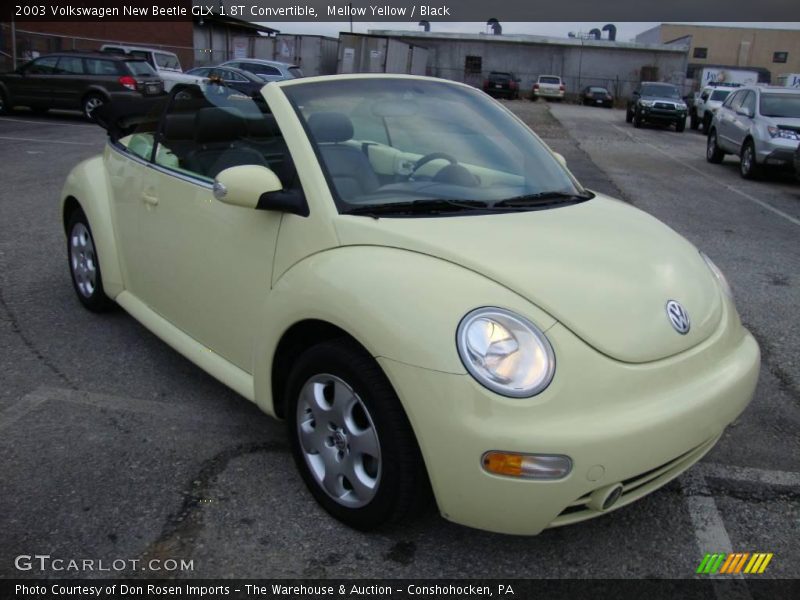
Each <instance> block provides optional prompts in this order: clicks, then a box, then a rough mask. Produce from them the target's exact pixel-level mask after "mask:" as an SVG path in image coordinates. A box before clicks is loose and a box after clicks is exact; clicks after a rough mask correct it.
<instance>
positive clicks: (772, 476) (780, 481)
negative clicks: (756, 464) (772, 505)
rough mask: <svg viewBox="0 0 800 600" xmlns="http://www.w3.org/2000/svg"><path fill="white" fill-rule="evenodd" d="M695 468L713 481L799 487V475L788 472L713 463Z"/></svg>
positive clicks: (701, 464)
mask: <svg viewBox="0 0 800 600" xmlns="http://www.w3.org/2000/svg"><path fill="white" fill-rule="evenodd" d="M697 467H698V468H699V469H700V471H701V472H702V473H703V475H705V476H706V477H711V478H713V479H725V480H728V481H745V482H748V483H763V484H766V485H775V486H781V487H784V486H785V487H800V473H792V472H790V471H767V470H765V469H753V468H751V467H735V466H733V465H720V464H715V463H700V464H699V465H697Z"/></svg>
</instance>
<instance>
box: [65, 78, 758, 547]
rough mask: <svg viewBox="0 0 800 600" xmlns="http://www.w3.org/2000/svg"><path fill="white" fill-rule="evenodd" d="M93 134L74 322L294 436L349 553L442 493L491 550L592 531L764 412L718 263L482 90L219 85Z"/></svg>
mask: <svg viewBox="0 0 800 600" xmlns="http://www.w3.org/2000/svg"><path fill="white" fill-rule="evenodd" d="M98 110H99V112H98V114H97V118H98V120H99V121H101V122H102V123H103V124H104V125H105V126H106V128H107V129H108V131H109V141H108V144H107V145H106V146H105V149H104V151H103V154H102V156H97V157H94V158H91V159H89V160H87V161H85V162H82V163H81V164H79V165H78V166H76V167H75V169H74V170H73V171H72V173H71V174H70V175H69V177H68V179H67V182H66V185H65V187H64V190H63V196H62V218H63V223H64V228H65V231H66V236H67V250H68V258H69V268H70V271H71V275H72V281H73V283H74V288H75V291H76V292H77V296H78V299H79V300H80V301H81V302H82V303H83V304H84V306H86V308H88V309H90V310H103V309H106V308H108V307H110V306H112V305H119V306H121V307H122V308H123V309H125V310H126V311H127V312H128V313H130V314H131V315H132V316H133V317H134V318H135V319H137V320H138V321H140V322H141V323H143V324H144V325H145V326H146V327H147V328H148V329H150V330H151V331H152V332H153V333H154V334H156V335H157V336H159V337H160V338H161V339H162V340H164V341H165V342H166V343H167V344H169V345H170V346H172V347H173V348H175V349H176V350H177V351H178V352H180V353H181V354H183V355H184V356H186V357H187V358H188V359H189V360H191V361H193V362H194V363H195V364H197V365H198V366H199V367H200V368H202V369H204V370H205V371H207V372H208V373H210V374H211V375H213V376H214V377H216V378H217V379H219V380H220V381H221V382H223V383H224V384H226V385H228V386H230V387H231V388H233V389H234V390H235V391H236V392H238V393H239V394H241V395H242V396H244V397H245V398H247V399H249V400H251V401H253V402H255V403H257V404H258V406H259V407H261V409H263V410H264V411H265V412H266V413H268V414H270V415H273V416H275V417H278V418H280V419H284V420H285V422H286V425H287V432H288V437H289V440H290V443H291V447H292V450H293V454H294V458H295V460H296V463H297V467H298V469H299V471H300V473H301V474H302V477H303V479H304V480H305V483H306V484H307V486H308V488H309V490H310V491H311V493H312V494H313V496H314V497H315V498H316V500H317V501H318V502H319V503H320V504H321V505H322V506H323V507H324V508H325V509H326V510H327V511H328V512H330V513H331V514H332V515H334V516H335V517H336V518H338V519H340V520H341V521H343V522H345V523H347V524H349V525H351V526H353V527H356V528H359V529H370V528H374V527H377V526H381V525H384V524H387V523H391V522H396V521H397V520H399V519H401V518H404V517H408V516H409V515H411V514H413V513H414V512H415V511H418V510H419V509H420V507H423V506H424V505H425V503H426V501H427V500H428V499H429V498H430V494H431V492H432V494H433V496H434V498H435V501H436V504H437V506H438V508H439V511H440V512H441V514H442V515H443V516H444V517H445V518H447V519H450V520H452V521H455V522H457V523H462V524H464V525H468V526H471V527H477V528H481V529H487V530H491V531H498V532H504V533H513V534H536V533H539V532H540V531H542V530H543V529H545V528H547V527H554V526H559V525H564V524H568V523H574V522H577V521H581V520H584V519H588V518H591V517H596V516H598V515H601V514H603V513H605V512H608V511H610V510H614V509H617V508H619V507H622V506H624V505H626V504H628V503H630V502H633V501H634V500H636V499H638V498H641V497H642V496H644V495H646V494H648V493H649V492H652V491H653V490H655V489H657V488H659V487H660V486H662V485H664V484H665V483H666V482H668V481H669V480H671V479H673V478H675V477H676V476H677V475H679V474H680V473H681V472H683V471H684V470H686V469H687V468H689V467H690V466H691V465H692V464H694V463H695V462H697V461H698V460H699V459H700V458H701V457H702V456H703V455H704V454H705V453H706V452H708V450H709V449H710V448H712V447H713V445H714V443H715V442H716V441H717V440H718V439H719V438H720V436H721V435H722V433H723V431H724V430H725V427H726V426H727V425H728V424H730V423H731V421H733V420H734V419H735V418H736V417H737V416H738V415H739V414H740V413H741V412H742V410H743V409H744V408H745V407H746V406H747V404H748V402H749V401H750V399H751V398H752V395H753V391H754V388H755V385H756V380H757V378H758V371H759V364H760V360H759V349H758V346H757V344H756V342H755V340H754V339H753V337H752V336H751V335H750V334H749V333H748V331H747V330H746V329H744V328H743V327H742V324H741V322H740V320H739V316H738V314H737V312H736V308H735V306H734V302H733V300H732V297H731V290H730V288H729V287H728V285H727V283H726V281H725V277H724V276H723V275H722V273H721V272H720V271H719V270H718V269H717V267H716V266H714V264H713V263H712V262H711V260H710V259H709V258H708V257H707V256H705V255H704V254H702V253H701V252H700V251H698V249H697V248H695V247H694V246H692V244H690V243H689V242H687V241H686V240H685V239H683V238H682V237H681V236H679V235H678V234H677V233H675V232H674V231H673V230H671V229H670V228H669V227H667V226H665V225H663V224H662V223H660V222H659V221H657V220H656V219H654V218H653V217H651V216H649V215H648V214H646V213H644V212H642V211H640V210H637V209H636V208H633V207H631V206H629V205H627V204H625V203H623V202H620V201H618V200H615V199H613V198H608V197H605V196H603V195H601V194H597V193H593V192H591V191H589V190H587V189H585V188H583V187H582V186H581V185H580V183H578V182H577V181H576V180H575V178H574V177H573V176H572V175H571V174H570V172H569V171H568V170H567V168H566V166H565V164H564V159H563V157H561V156H559V155H557V154H555V153H553V152H552V151H550V150H549V149H548V147H547V146H545V144H544V143H542V141H541V140H540V139H539V138H538V137H537V136H536V135H535V134H534V133H533V132H532V131H531V130H530V129H528V128H527V127H526V126H525V125H524V124H523V123H522V122H521V121H520V120H519V119H517V118H516V117H515V116H514V115H513V114H512V113H510V112H509V111H508V110H507V109H505V108H504V107H503V106H502V105H501V104H499V103H497V102H496V101H494V100H492V99H491V98H489V97H488V96H487V95H485V94H484V93H482V92H481V91H479V90H476V89H473V88H471V87H468V86H466V85H461V84H457V83H452V82H447V81H443V80H438V79H430V78H422V77H410V76H390V75H386V76H384V75H380V76H376V75H353V76H333V77H317V78H307V79H297V80H292V81H284V82H279V83H270V84H268V85H266V86H265V87H264V88H263V89H262V91H261V94H260V95H257V96H256V97H250V96H246V95H242V94H241V93H239V92H236V91H235V90H231V89H227V88H226V87H225V86H224V85H221V84H219V83H215V82H210V83H208V84H206V85H204V86H200V87H199V86H190V87H184V88H180V89H174V90H173V91H172V93H171V94H170V96H168V97H167V96H165V97H164V98H163V99H159V100H157V101H151V102H150V105H149V106H148V107H147V109H146V110H139V111H138V112H137V111H134V110H129V111H127V112H126V111H125V110H123V107H120V106H117V107H112V106H111V105H109V106H108V107H103V109H98ZM115 110H116V112H114V111H115Z"/></svg>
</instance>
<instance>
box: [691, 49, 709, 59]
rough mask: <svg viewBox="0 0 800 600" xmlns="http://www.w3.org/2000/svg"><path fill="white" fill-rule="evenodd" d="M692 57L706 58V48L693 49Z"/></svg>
mask: <svg viewBox="0 0 800 600" xmlns="http://www.w3.org/2000/svg"><path fill="white" fill-rule="evenodd" d="M693 56H694V57H695V58H708V48H695V49H694V54H693Z"/></svg>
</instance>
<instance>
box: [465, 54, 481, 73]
mask: <svg viewBox="0 0 800 600" xmlns="http://www.w3.org/2000/svg"><path fill="white" fill-rule="evenodd" d="M482 70H483V58H482V57H480V56H467V57H466V59H465V60H464V71H466V72H467V73H480V72H481V71H482Z"/></svg>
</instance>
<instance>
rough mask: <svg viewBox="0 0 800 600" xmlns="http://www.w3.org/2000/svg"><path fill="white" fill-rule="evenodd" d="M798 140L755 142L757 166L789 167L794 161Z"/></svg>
mask: <svg viewBox="0 0 800 600" xmlns="http://www.w3.org/2000/svg"><path fill="white" fill-rule="evenodd" d="M798 144H800V141H798V140H790V139H787V138H777V137H776V138H769V139H766V140H757V141H756V155H757V159H756V160H757V161H758V163H759V164H766V165H776V166H789V165H791V164H792V163H793V161H794V153H795V150H797V145H798Z"/></svg>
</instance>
